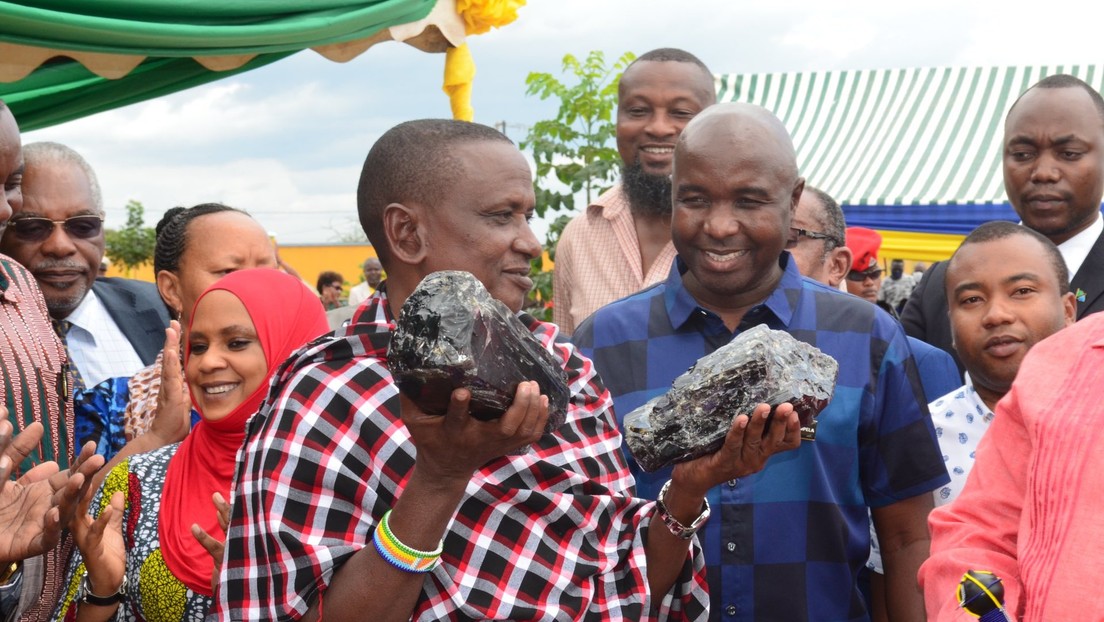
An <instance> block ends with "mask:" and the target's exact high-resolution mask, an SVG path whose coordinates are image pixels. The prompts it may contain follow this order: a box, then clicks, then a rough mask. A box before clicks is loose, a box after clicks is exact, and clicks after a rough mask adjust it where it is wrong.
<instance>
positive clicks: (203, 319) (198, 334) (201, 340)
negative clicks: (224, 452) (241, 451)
mask: <svg viewBox="0 0 1104 622" xmlns="http://www.w3.org/2000/svg"><path fill="white" fill-rule="evenodd" d="M184 374H185V376H186V377H187V379H188V388H189V389H191V393H192V397H193V399H195V402H196V406H197V407H198V409H199V412H200V414H201V415H202V416H203V418H204V419H206V420H207V421H218V420H219V419H223V418H225V417H226V416H227V415H229V414H230V413H231V412H233V411H234V409H235V408H237V407H238V405H239V404H241V403H242V402H244V401H245V399H246V398H247V397H249V396H250V395H252V393H253V392H254V391H256V390H257V388H258V387H260V386H261V383H262V382H264V380H265V377H266V375H267V374H268V363H267V361H266V360H265V353H264V349H263V348H262V347H261V342H260V341H259V340H258V338H257V329H256V328H255V327H254V325H253V320H252V318H250V317H249V312H248V311H246V309H245V305H243V304H242V302H241V300H239V299H238V297H237V296H235V295H234V294H231V293H230V292H228V291H225V290H221V289H218V290H214V291H212V292H209V293H208V294H207V295H206V296H204V297H203V299H202V300H200V301H199V304H198V305H197V306H196V309H195V320H194V321H193V322H192V325H191V330H190V331H189V333H188V360H187V363H186V365H185V369H184Z"/></svg>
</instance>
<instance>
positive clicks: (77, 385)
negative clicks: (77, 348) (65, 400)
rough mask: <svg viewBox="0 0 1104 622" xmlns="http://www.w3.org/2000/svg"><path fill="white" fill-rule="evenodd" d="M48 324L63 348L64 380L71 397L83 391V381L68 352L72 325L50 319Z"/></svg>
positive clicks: (71, 355)
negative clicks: (64, 360)
mask: <svg viewBox="0 0 1104 622" xmlns="http://www.w3.org/2000/svg"><path fill="white" fill-rule="evenodd" d="M50 323H51V324H53V326H54V332H56V333H57V335H58V338H60V339H61V345H63V346H65V359H66V366H65V379H66V381H67V383H68V385H69V391H68V393H69V395H72V394H73V393H75V392H76V391H80V390H83V389H84V379H82V378H81V375H80V370H79V369H77V363H76V361H74V360H73V354H72V353H71V352H69V340H68V339H67V336H68V334H69V329H71V328H73V323H72V322H70V321H69V320H55V319H51V320H50Z"/></svg>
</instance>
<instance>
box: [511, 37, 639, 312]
mask: <svg viewBox="0 0 1104 622" xmlns="http://www.w3.org/2000/svg"><path fill="white" fill-rule="evenodd" d="M634 58H636V56H635V55H634V54H633V53H632V52H626V53H624V54H622V55H621V57H620V58H618V59H617V60H616V61H614V62H613V63H612V64H607V63H606V58H605V54H603V53H602V52H601V51H592V52H590V53H589V54H587V56H586V58H585V59H583V60H581V61H580V60H579V59H577V58H576V57H575V56H573V55H571V54H568V55H566V56H564V58H563V70H562V73H563V74H564V75H565V76H566V79H565V80H561V79H560V78H557V77H556V76H554V75H552V74H550V73H537V72H534V73H530V74H529V77H528V78H526V80H525V84H526V91H525V92H526V95H535V96H537V97H539V98H540V99H541V100H547V99H553V100H558V101H559V104H560V105H559V109H558V111H557V113H556V116H555V118H553V119H546V120H542V121H538V122H537V123H535V124H534V125H533V127H532V128H530V130H529V134H528V135H527V136H526V138H525V140H523V141H522V143H521V148H522V149H527V150H529V151H530V152H531V153H532V155H533V161H534V162H535V163H536V168H537V170H536V173H537V174H536V180H535V181H534V182H533V184H534V191H535V193H536V196H537V208H536V211H537V216H540V217H542V218H545V219H551V218H552V216H553V215H554V214H558V216H557V217H556V218H555V219H554V220H551V221H550V223H549V228H548V235H547V237H546V238H545V242H544V248H545V250H546V251H548V255H549V257H550V258H551V259H552V261H553V262H555V255H556V244H557V243H558V242H559V239H560V233H562V232H563V228H564V226H565V225H567V223H568V221H569V220H570V219H571V216H572V215H573V214H574V213H575V212H576V205H575V199H576V197H580V198H582V199H583V200H584V201H585V203H583V205H582V206H581V207H582V208H585V207H586V206H587V205H590V204H591V203H592V202H593V201H594V200H595V199H597V198H598V196H599V195H600V194H602V193H603V192H605V191H606V190H608V189H609V188H610V187H611V186H612V185H613V183H614V181H615V180H616V179H617V174H618V171H619V170H620V166H621V157H620V155H619V154H618V152H617V146H616V138H617V124H616V118H615V114H614V112H615V111H616V109H617V83H618V80H619V79H620V78H621V73H622V72H623V71H624V70H625V68H626V67H628V65H629V63H631V62H632V61H633V59H634ZM532 268H533V269H532V276H533V281H534V288H533V293H532V294H531V300H530V305H529V307H530V311H531V312H533V313H534V315H535V316H537V317H539V318H541V319H544V320H549V319H551V316H552V308H551V302H552V273H551V271H549V270H548V268H549V266H547V265H545V261H544V258H543V257H538V258H536V259H534V260H533V267H532Z"/></svg>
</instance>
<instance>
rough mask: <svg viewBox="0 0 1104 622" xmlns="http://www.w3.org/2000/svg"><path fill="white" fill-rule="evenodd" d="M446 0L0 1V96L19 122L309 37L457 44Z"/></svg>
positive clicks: (49, 119)
mask: <svg viewBox="0 0 1104 622" xmlns="http://www.w3.org/2000/svg"><path fill="white" fill-rule="evenodd" d="M464 37H465V24H464V21H463V20H462V19H461V17H460V15H459V14H458V13H457V5H456V1H455V0H95V1H94V2H93V1H89V0H86V1H84V2H77V1H75V0H20V1H18V2H0V98H2V99H3V100H4V101H5V102H7V104H8V106H9V107H10V108H11V109H12V112H13V113H14V114H15V117H16V118H17V119H18V120H19V124H20V127H21V129H22V130H23V131H28V130H32V129H37V128H41V127H46V126H49V125H53V124H56V123H62V122H64V121H68V120H71V119H76V118H79V117H82V116H86V115H90V114H94V113H96V112H101V111H103V110H110V109H112V108H117V107H119V106H125V105H127V104H132V103H135V102H139V101H143V100H146V99H151V98H154V97H158V96H161V95H166V94H169V93H173V92H176V91H180V90H183V89H186V88H190V87H192V86H196V85H199V84H204V83H207V82H211V81H214V80H218V79H221V78H224V77H227V76H230V75H233V74H235V73H239V72H243V71H249V70H250V69H255V68H257V67H261V66H264V65H267V64H269V63H272V62H275V61H278V60H280V59H282V58H284V57H286V56H288V55H290V54H294V53H296V52H298V51H300V50H304V49H307V48H311V49H313V50H314V51H316V52H317V53H319V54H321V55H323V56H325V57H326V58H329V59H331V60H334V61H347V60H349V59H351V58H353V57H355V56H357V55H358V54H360V53H362V52H364V51H365V50H367V49H368V48H369V47H371V46H372V45H374V44H375V43H378V42H381V41H386V40H396V41H405V42H407V43H409V44H411V45H414V46H415V47H418V48H420V49H423V50H426V51H433V52H444V51H445V50H446V49H447V48H448V47H449V46H454V45H460V44H461V43H463V41H464Z"/></svg>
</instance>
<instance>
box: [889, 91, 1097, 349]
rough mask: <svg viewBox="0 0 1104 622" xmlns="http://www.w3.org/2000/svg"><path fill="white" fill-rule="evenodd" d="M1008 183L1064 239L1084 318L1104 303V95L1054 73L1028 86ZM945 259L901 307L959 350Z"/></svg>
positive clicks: (914, 322)
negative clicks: (1103, 200) (953, 340)
mask: <svg viewBox="0 0 1104 622" xmlns="http://www.w3.org/2000/svg"><path fill="white" fill-rule="evenodd" d="M1003 163H1004V188H1005V192H1006V193H1007V194H1008V200H1009V202H1010V203H1012V207H1013V208H1015V210H1016V213H1017V214H1019V216H1020V219H1021V221H1022V222H1023V224H1024V226H1026V227H1029V228H1031V229H1034V230H1035V231H1038V232H1039V233H1041V234H1043V235H1045V236H1046V237H1047V238H1049V239H1050V241H1052V242H1054V243H1055V244H1056V245H1057V246H1058V250H1059V251H1060V252H1061V253H1062V258H1063V259H1064V260H1065V262H1066V267H1067V268H1069V272H1070V274H1072V275H1073V278H1072V279H1070V290H1071V291H1072V292H1073V293H1074V296H1075V298H1076V299H1077V319H1081V318H1082V317H1085V316H1086V315H1088V314H1090V313H1096V312H1097V311H1104V219H1101V216H1100V199H1101V195H1102V194H1104V98H1101V96H1100V93H1098V92H1096V90H1095V89H1093V88H1092V87H1091V86H1089V85H1088V84H1086V83H1085V82H1083V81H1081V80H1079V79H1077V78H1075V77H1073V76H1069V75H1062V74H1060V75H1054V76H1050V77H1047V78H1044V79H1043V80H1041V81H1039V82H1038V83H1037V84H1035V86H1032V87H1031V88H1030V89H1028V90H1027V91H1025V92H1024V93H1023V94H1022V95H1020V98H1019V99H1018V100H1016V103H1014V104H1013V105H1012V108H1011V109H1010V110H1009V111H1008V116H1007V117H1006V118H1005V122H1004V154H1003ZM945 274H946V265H945V264H942V263H941V264H936V265H934V266H932V267H931V268H930V269H929V270H928V271H927V272H925V273H924V278H923V279H922V280H921V281H920V283H919V285H917V287H916V289H915V290H914V291H913V293H912V296H911V297H910V298H909V301H908V303H907V304H906V305H905V309H904V311H902V313H901V323H902V324H904V326H905V332H907V333H908V334H909V335H911V336H913V337H916V338H918V339H922V340H924V341H926V342H928V343H930V344H932V345H934V346H936V347H938V348H941V349H943V350H946V351H947V352H950V353H951V355H952V356H955V362H956V363H958V366H959V370H960V371H962V370H963V367H962V363H961V362H960V361H959V360H958V357H957V355H956V354H955V352H954V348H953V347H952V345H951V327H950V322H949V320H948V319H947V298H946V295H945V294H944V291H943V289H944V288H943V285H944V280H945V279H944V276H945Z"/></svg>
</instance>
